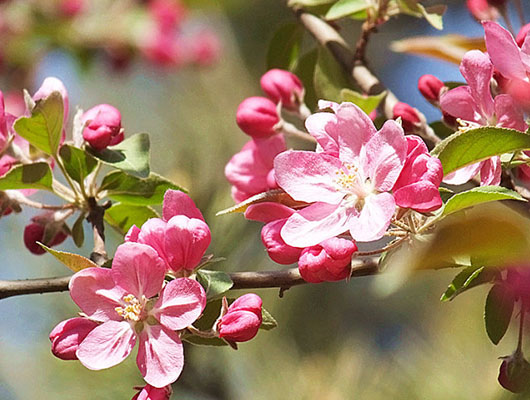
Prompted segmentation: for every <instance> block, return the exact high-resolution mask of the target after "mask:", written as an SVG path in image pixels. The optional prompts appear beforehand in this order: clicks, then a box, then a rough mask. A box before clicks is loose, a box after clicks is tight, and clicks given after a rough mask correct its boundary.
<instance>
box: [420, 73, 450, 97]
mask: <svg viewBox="0 0 530 400" xmlns="http://www.w3.org/2000/svg"><path fill="white" fill-rule="evenodd" d="M444 87H445V85H444V83H443V82H442V81H441V80H440V79H438V78H437V77H435V76H434V75H423V76H422V77H421V78H420V79H419V80H418V89H419V91H420V93H421V94H422V95H423V97H425V99H426V100H427V101H429V102H431V103H434V102H437V101H438V100H440V92H441V91H442V89H443V88H444Z"/></svg>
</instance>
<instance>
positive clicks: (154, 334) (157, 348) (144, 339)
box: [136, 324, 184, 388]
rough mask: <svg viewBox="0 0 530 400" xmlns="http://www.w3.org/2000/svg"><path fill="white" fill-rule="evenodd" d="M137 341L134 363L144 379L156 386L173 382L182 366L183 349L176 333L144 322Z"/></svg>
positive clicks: (159, 386)
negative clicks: (138, 344) (138, 342)
mask: <svg viewBox="0 0 530 400" xmlns="http://www.w3.org/2000/svg"><path fill="white" fill-rule="evenodd" d="M139 341H140V347H139V348H138V356H137V357H136V364H137V365H138V368H139V369H140V373H141V374H142V376H143V377H144V379H145V381H146V382H147V383H148V384H150V385H152V386H154V387H157V388H161V387H164V386H166V385H169V384H170V383H173V382H175V381H176V380H177V379H178V377H179V375H180V373H181V372H182V368H183V367H184V349H183V347H182V342H181V341H180V338H179V335H178V333H176V332H173V331H170V330H168V329H166V328H164V327H163V326H161V325H147V324H146V325H145V328H144V330H143V331H142V332H141V333H140V335H139Z"/></svg>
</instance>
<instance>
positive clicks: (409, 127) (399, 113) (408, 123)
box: [394, 102, 421, 133]
mask: <svg viewBox="0 0 530 400" xmlns="http://www.w3.org/2000/svg"><path fill="white" fill-rule="evenodd" d="M398 117H401V123H402V125H403V130H404V131H405V133H409V132H413V131H414V130H415V128H416V126H418V125H419V124H420V122H421V120H420V117H419V116H418V112H417V111H416V109H415V108H413V107H411V106H409V105H408V104H407V103H402V102H398V103H396V105H395V106H394V119H397V118H398Z"/></svg>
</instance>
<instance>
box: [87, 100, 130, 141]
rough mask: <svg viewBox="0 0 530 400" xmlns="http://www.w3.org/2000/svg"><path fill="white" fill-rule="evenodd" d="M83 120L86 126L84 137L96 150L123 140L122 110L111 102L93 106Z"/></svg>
mask: <svg viewBox="0 0 530 400" xmlns="http://www.w3.org/2000/svg"><path fill="white" fill-rule="evenodd" d="M81 121H82V122H83V125H84V126H85V128H84V129H83V138H84V139H85V140H86V141H87V142H88V144H90V146H91V147H92V148H94V149H96V150H103V149H105V148H107V146H109V145H115V144H118V143H120V142H121V141H122V140H123V132H122V129H121V114H120V111H119V110H118V109H117V108H115V107H113V106H111V105H109V104H98V105H97V106H95V107H92V108H91V109H89V110H88V111H86V112H85V113H84V114H83V116H82V117H81ZM120 134H121V135H120ZM120 139H121V140H120Z"/></svg>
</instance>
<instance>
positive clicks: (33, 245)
mask: <svg viewBox="0 0 530 400" xmlns="http://www.w3.org/2000/svg"><path fill="white" fill-rule="evenodd" d="M45 229H46V228H45V226H44V225H43V224H40V223H37V222H32V223H31V224H29V225H26V227H25V228H24V244H25V245H26V248H27V249H28V250H29V251H30V252H31V253H33V254H35V255H41V254H44V253H45V252H46V251H45V250H44V249H43V248H42V247H40V246H39V245H38V244H37V242H41V243H43V244H45V245H46V246H48V247H52V246H56V245H58V244H61V243H62V242H64V241H65V240H66V237H67V235H66V233H64V231H62V230H60V231H58V232H57V233H56V234H55V236H54V237H53V239H52V240H51V241H50V242H49V243H44V242H43V241H44V232H45Z"/></svg>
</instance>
